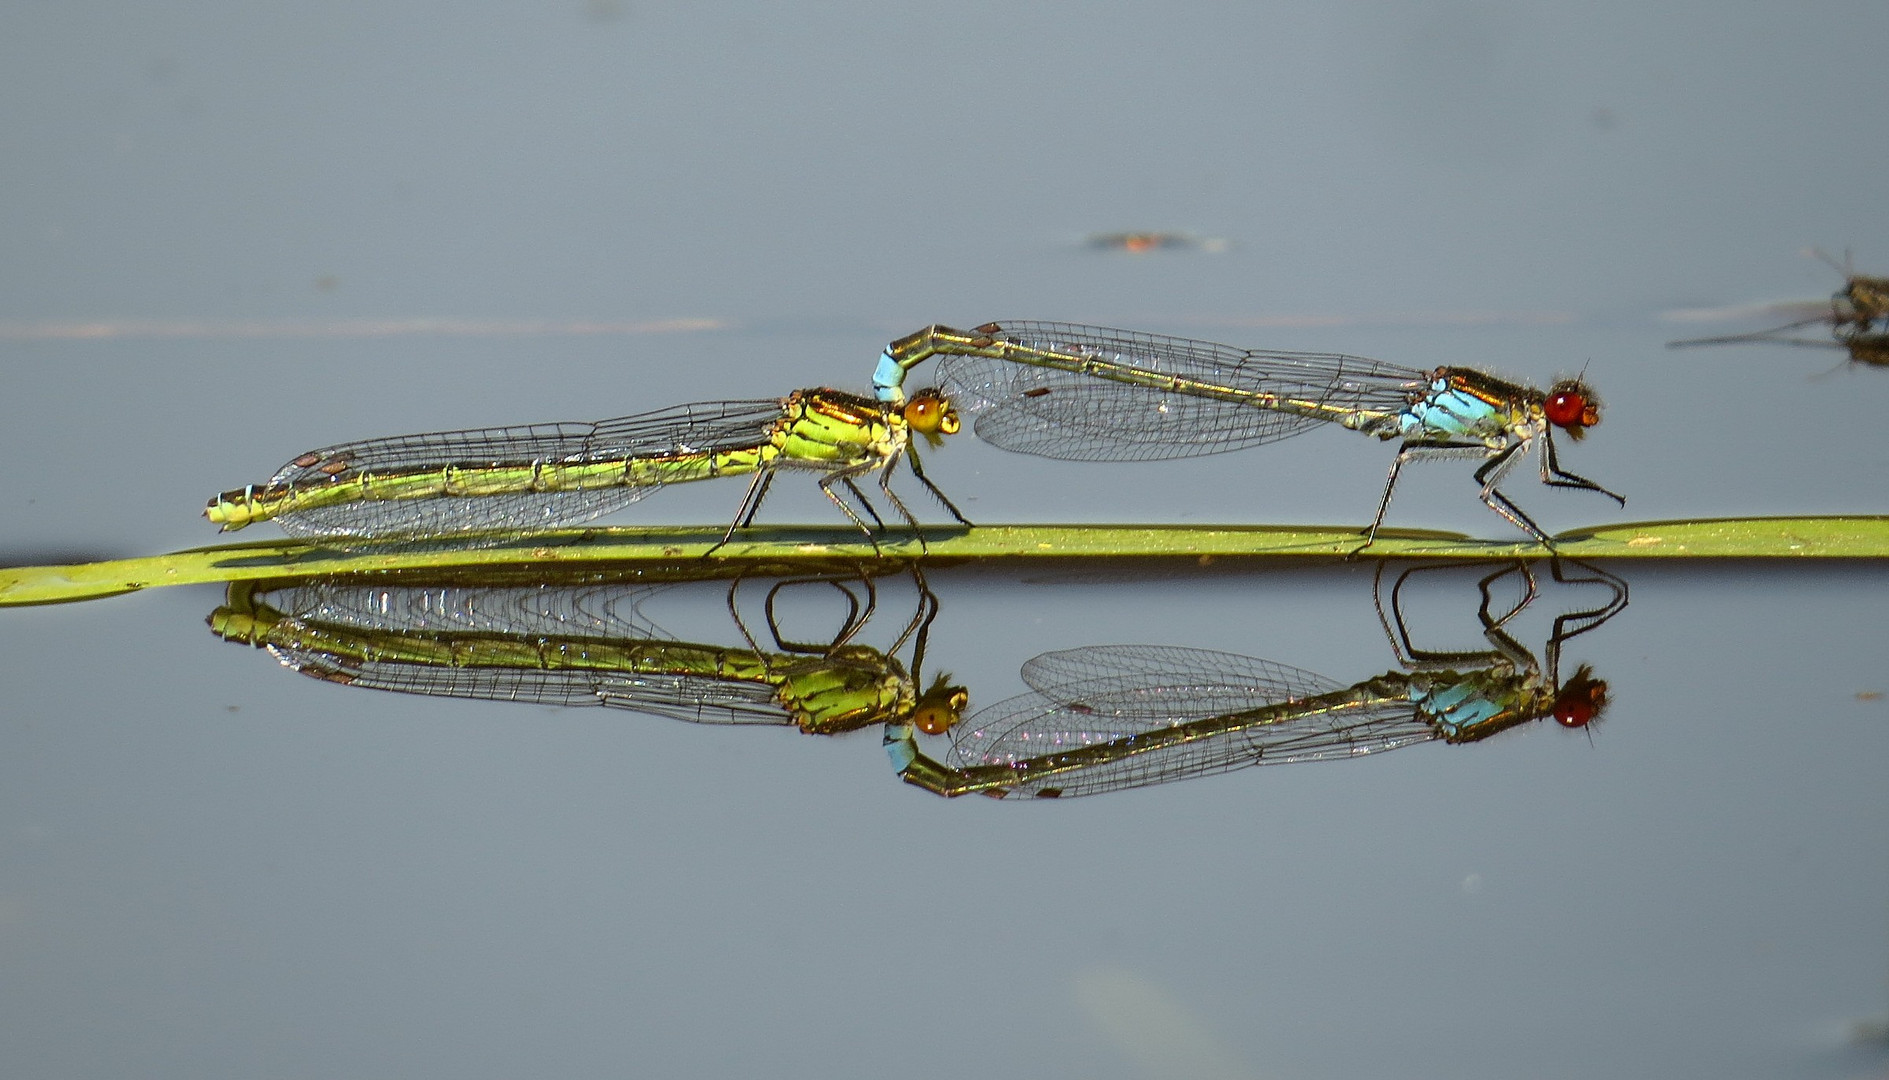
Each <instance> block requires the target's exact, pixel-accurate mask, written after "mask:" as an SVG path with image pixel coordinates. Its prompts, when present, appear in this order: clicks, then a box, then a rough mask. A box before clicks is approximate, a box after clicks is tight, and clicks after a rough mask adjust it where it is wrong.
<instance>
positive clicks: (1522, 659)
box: [885, 560, 1627, 799]
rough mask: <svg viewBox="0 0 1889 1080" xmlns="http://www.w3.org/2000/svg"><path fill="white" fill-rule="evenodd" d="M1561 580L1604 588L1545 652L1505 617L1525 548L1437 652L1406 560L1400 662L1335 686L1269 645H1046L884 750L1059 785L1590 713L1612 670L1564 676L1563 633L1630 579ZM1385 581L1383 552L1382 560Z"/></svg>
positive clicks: (1358, 749)
mask: <svg viewBox="0 0 1889 1080" xmlns="http://www.w3.org/2000/svg"><path fill="white" fill-rule="evenodd" d="M1576 565H1581V566H1582V567H1583V569H1585V570H1587V571H1588V572H1589V573H1590V574H1591V575H1592V576H1585V577H1583V576H1567V575H1566V574H1565V573H1564V567H1563V564H1562V562H1561V561H1560V560H1556V561H1555V562H1554V563H1553V564H1552V567H1553V573H1554V577H1555V580H1557V581H1562V582H1576V583H1582V584H1595V585H1600V586H1603V587H1604V588H1606V589H1608V590H1609V591H1610V593H1611V597H1610V599H1609V600H1608V601H1607V602H1606V603H1604V604H1602V605H1600V606H1598V607H1594V608H1590V609H1585V610H1578V611H1571V612H1566V613H1564V614H1561V615H1559V616H1557V617H1556V619H1555V620H1554V629H1553V633H1552V634H1551V636H1550V637H1549V639H1548V643H1547V647H1546V650H1545V653H1546V656H1545V660H1546V664H1545V666H1544V664H1543V663H1542V661H1541V660H1540V659H1538V658H1537V657H1536V656H1535V655H1534V654H1533V653H1531V652H1529V651H1528V650H1527V649H1526V648H1525V647H1524V646H1522V645H1521V644H1520V642H1518V641H1517V640H1516V639H1515V638H1514V637H1513V636H1511V635H1510V634H1509V633H1508V632H1507V630H1506V629H1505V627H1506V626H1507V625H1508V623H1509V622H1510V620H1512V619H1514V618H1515V617H1516V616H1517V615H1518V614H1520V613H1521V611H1522V610H1523V609H1525V608H1527V607H1528V606H1529V605H1530V604H1531V603H1532V602H1533V601H1534V599H1535V597H1536V595H1537V589H1536V581H1535V578H1534V576H1533V573H1532V571H1530V570H1529V569H1528V566H1527V564H1525V563H1513V564H1510V565H1508V566H1505V567H1503V568H1501V569H1499V570H1497V571H1495V572H1494V573H1492V574H1490V575H1488V576H1486V577H1484V578H1483V579H1482V581H1481V583H1480V588H1481V591H1482V606H1481V608H1480V610H1479V611H1478V615H1479V616H1480V617H1481V619H1482V622H1483V627H1484V636H1485V638H1486V640H1487V641H1488V642H1489V644H1490V646H1491V647H1490V648H1489V649H1487V650H1482V651H1476V652H1435V651H1426V650H1420V649H1417V648H1415V647H1414V646H1413V645H1412V644H1411V643H1410V640H1409V633H1408V630H1407V629H1406V624H1405V620H1404V617H1403V613H1402V611H1401V607H1400V605H1401V600H1400V594H1401V592H1402V589H1403V586H1404V584H1405V582H1406V581H1408V580H1409V579H1410V578H1411V576H1412V575H1413V574H1415V573H1418V572H1420V571H1425V570H1429V569H1438V568H1436V567H1416V568H1412V569H1410V570H1406V571H1404V572H1403V574H1401V575H1400V576H1399V577H1398V579H1397V583H1396V585H1395V586H1393V587H1392V589H1391V590H1390V598H1389V599H1390V602H1389V606H1388V609H1387V608H1386V605H1385V602H1384V597H1383V595H1382V591H1381V590H1380V594H1379V601H1378V610H1379V613H1380V615H1381V616H1382V617H1383V619H1384V624H1385V626H1386V628H1387V629H1388V630H1389V632H1390V634H1391V641H1392V646H1393V649H1394V650H1395V651H1396V653H1397V655H1398V659H1399V661H1400V662H1401V663H1403V665H1404V667H1405V669H1406V670H1400V671H1388V672H1385V673H1383V674H1381V675H1377V676H1374V677H1372V678H1369V679H1365V680H1363V681H1362V682H1357V683H1353V684H1351V685H1350V686H1345V685H1342V684H1340V683H1338V682H1336V681H1334V680H1331V679H1328V678H1325V677H1324V676H1322V675H1315V674H1313V673H1312V672H1309V671H1303V670H1300V669H1299V668H1294V667H1287V666H1286V665H1284V664H1277V663H1274V662H1272V661H1270V660H1260V659H1255V658H1253V657H1247V656H1237V655H1234V654H1231V653H1223V652H1213V651H1209V650H1204V649H1191V648H1178V647H1173V646H1161V645H1101V646H1091V647H1087V648H1081V649H1069V650H1064V651H1061V652H1052V653H1044V654H1043V655H1041V656H1038V657H1036V658H1034V659H1032V660H1030V661H1028V662H1027V663H1025V664H1024V665H1023V681H1024V683H1025V684H1026V685H1028V686H1029V687H1030V692H1029V693H1026V694H1023V695H1021V696H1019V697H1014V698H1010V699H1009V700H1007V701H1000V702H998V703H996V704H994V705H991V706H988V707H987V708H984V709H980V710H979V711H978V712H977V713H975V714H974V715H972V716H970V717H967V718H965V719H963V720H962V721H960V722H959V723H957V724H956V725H955V726H953V727H952V728H951V729H950V731H951V743H952V745H951V753H950V755H949V756H948V758H947V760H946V761H945V762H939V761H936V760H934V759H932V758H929V757H927V756H926V755H925V754H924V753H923V751H922V750H920V748H919V746H918V743H917V741H916V739H915V738H914V737H913V727H912V725H911V724H909V723H896V722H895V723H889V724H887V725H886V733H885V745H886V752H887V753H888V754H889V755H890V756H891V759H892V767H893V769H894V770H895V771H897V772H898V774H899V775H900V777H902V778H903V779H904V780H905V781H906V782H907V783H910V784H915V785H917V786H919V787H922V788H925V789H926V790H928V791H931V792H934V793H936V794H939V795H945V796H957V795H967V794H973V793H975V794H981V795H989V796H992V797H996V798H1005V799H1019V798H1029V799H1045V798H1068V797H1073V796H1078V795H1093V794H1098V793H1101V792H1105V791H1116V790H1120V789H1123V788H1137V787H1146V786H1149V785H1152V784H1163V783H1168V782H1170V781H1175V780H1185V779H1188V778H1190V777H1195V776H1203V775H1206V774H1209V773H1220V772H1229V771H1232V770H1234V769H1242V768H1245V767H1247V766H1249V765H1270V764H1278V763H1285V762H1300V761H1334V760H1343V759H1347V758H1354V757H1362V756H1365V755H1368V754H1376V753H1381V752H1384V751H1387V750H1394V749H1397V748H1398V747H1402V746H1410V745H1414V744H1417V743H1425V742H1445V743H1450V744H1463V743H1473V742H1480V741H1482V740H1484V739H1487V738H1489V737H1491V736H1493V735H1497V734H1499V733H1501V732H1504V731H1507V730H1509V729H1511V728H1516V727H1520V726H1523V725H1526V724H1529V723H1532V722H1534V721H1536V720H1542V719H1546V718H1549V717H1552V718H1553V719H1554V720H1555V722H1556V723H1557V724H1559V725H1560V726H1562V727H1566V728H1585V727H1586V726H1587V725H1588V724H1590V723H1592V722H1593V721H1594V720H1596V719H1597V718H1598V717H1599V716H1600V714H1601V713H1602V711H1603V710H1604V709H1605V708H1606V705H1607V684H1606V683H1605V682H1604V681H1602V680H1599V679H1596V678H1595V677H1594V674H1593V671H1592V669H1591V668H1589V667H1587V666H1585V665H1583V666H1581V667H1580V668H1579V669H1577V670H1576V671H1575V672H1574V674H1573V675H1572V676H1570V677H1569V678H1568V679H1567V680H1566V681H1563V680H1562V679H1561V676H1560V661H1561V647H1562V645H1563V644H1564V643H1565V642H1566V641H1567V640H1568V639H1570V638H1573V637H1575V636H1577V635H1580V634H1583V633H1586V632H1587V631H1589V630H1592V629H1594V628H1596V627H1598V626H1600V625H1601V624H1602V623H1604V622H1606V621H1607V620H1608V619H1610V618H1612V617H1613V616H1614V615H1616V614H1618V613H1619V612H1620V611H1621V609H1623V608H1625V607H1626V604H1627V586H1626V582H1624V581H1622V580H1620V579H1619V578H1617V577H1614V576H1613V575H1611V574H1608V573H1606V572H1605V571H1602V570H1599V569H1597V568H1595V567H1589V566H1586V565H1585V564H1576ZM1379 573H1380V580H1381V575H1382V567H1381V566H1380V568H1379ZM1510 574H1519V575H1520V576H1521V577H1522V579H1523V582H1524V586H1525V592H1524V596H1523V597H1522V599H1521V601H1520V602H1519V603H1517V604H1515V605H1514V606H1513V607H1511V608H1510V609H1509V610H1508V611H1506V612H1504V613H1503V614H1501V615H1495V614H1493V613H1492V612H1491V610H1490V608H1491V604H1492V602H1493V601H1492V599H1491V594H1490V585H1491V584H1492V583H1493V582H1494V581H1495V580H1497V579H1499V578H1502V577H1506V576H1508V575H1510Z"/></svg>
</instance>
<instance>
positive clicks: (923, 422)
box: [905, 386, 961, 446]
mask: <svg viewBox="0 0 1889 1080" xmlns="http://www.w3.org/2000/svg"><path fill="white" fill-rule="evenodd" d="M905 424H906V426H907V427H909V428H910V429H911V430H913V431H915V432H917V433H918V434H920V435H923V436H924V437H925V441H926V442H928V443H930V444H931V445H933V446H937V445H938V442H939V440H940V439H941V438H942V437H943V436H946V435H956V434H957V433H958V428H959V427H960V426H961V425H960V424H959V422H958V410H957V409H956V408H955V407H954V406H953V405H952V404H951V399H950V398H947V397H945V395H944V391H942V390H940V389H938V388H937V387H935V386H928V387H926V388H925V389H923V390H920V391H918V392H917V393H915V394H913V395H912V396H911V398H910V399H908V400H907V401H906V402H905Z"/></svg>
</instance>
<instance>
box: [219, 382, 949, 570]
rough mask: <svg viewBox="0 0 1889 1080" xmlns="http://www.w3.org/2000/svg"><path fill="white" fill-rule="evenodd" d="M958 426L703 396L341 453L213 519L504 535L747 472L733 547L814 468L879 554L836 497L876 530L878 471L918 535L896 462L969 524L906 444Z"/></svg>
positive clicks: (839, 405)
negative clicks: (589, 418) (776, 496)
mask: <svg viewBox="0 0 1889 1080" xmlns="http://www.w3.org/2000/svg"><path fill="white" fill-rule="evenodd" d="M957 430H958V418H957V413H956V411H955V410H954V409H953V408H952V406H951V403H950V402H949V401H948V400H946V399H945V398H944V397H943V396H942V395H940V394H938V393H937V392H935V391H923V392H920V393H919V394H916V395H914V396H913V397H912V398H911V400H909V401H901V402H900V403H899V404H898V405H897V406H887V405H884V404H882V403H880V402H878V401H874V400H872V399H869V398H864V397H860V396H858V395H854V394H848V393H845V392H842V391H838V390H826V389H818V390H797V391H795V392H793V393H791V394H789V395H787V397H785V398H781V399H777V400H758V401H711V402H699V403H696V404H692V405H681V406H677V407H675V408H670V409H662V410H658V411H656V412H649V413H641V414H638V415H635V416H625V417H620V418H618V419H615V420H602V421H598V422H596V423H554V424H531V425H525V426H519V427H500V428H481V429H476V430H469V431H448V432H439V433H434V434H426V435H404V436H397V437H394V438H384V439H369V440H366V441H363V442H354V443H344V444H341V445H338V446H330V447H327V448H325V449H321V450H313V451H310V452H308V453H306V454H303V455H301V456H300V457H297V458H295V459H294V460H293V461H290V462H289V463H288V464H286V465H284V466H283V467H282V468H281V469H280V470H279V471H278V472H277V473H276V474H275V476H274V477H272V478H271V479H270V480H269V482H268V483H266V484H260V485H251V486H249V487H243V488H237V489H235V490H232V491H226V492H224V493H222V494H221V495H218V496H217V497H216V498H214V499H212V500H210V504H209V505H208V506H207V507H206V508H205V509H204V516H206V517H208V518H209V519H210V520H211V521H213V522H215V523H217V524H218V525H220V526H222V527H223V529H224V530H225V531H230V530H234V529H240V528H243V527H245V526H247V525H250V524H253V523H255V522H258V521H267V520H273V521H275V522H276V523H277V524H279V525H280V526H281V527H282V529H283V530H284V531H286V532H288V533H290V534H291V535H295V536H319V537H341V538H365V539H396V540H407V539H424V538H432V537H462V536H467V535H471V534H486V535H494V536H499V537H505V536H516V535H528V534H531V533H535V532H541V531H543V530H546V529H553V528H559V527H563V526H569V525H578V524H582V523H584V522H587V521H590V520H592V519H594V518H598V517H601V516H603V515H604V514H607V513H610V512H612V511H614V510H617V509H620V508H621V507H624V506H627V505H629V504H630V503H633V502H635V501H637V500H638V499H641V498H643V497H644V496H646V495H648V494H650V493H651V492H653V491H655V490H656V489H658V488H660V487H663V486H665V485H667V484H675V483H683V482H688V481H695V480H706V479H711V478H714V477H720V476H749V477H751V482H750V483H749V486H748V492H747V496H746V498H745V499H744V500H743V502H742V505H741V509H740V511H739V512H738V513H737V514H736V515H735V518H734V522H733V524H731V525H730V526H729V530H728V534H727V536H726V537H724V539H723V542H724V543H725V542H726V541H727V539H728V538H729V537H732V536H733V535H734V532H735V530H736V529H739V528H742V527H744V526H746V525H748V524H750V523H752V521H753V519H754V515H755V512H756V511H757V510H759V509H760V505H761V500H762V499H763V498H764V497H765V496H766V494H767V489H768V486H769V485H770V484H771V483H772V482H773V479H774V476H775V474H776V473H778V472H780V471H781V470H784V469H792V470H798V471H808V472H813V473H816V474H818V476H819V485H820V490H821V491H822V492H824V493H825V494H826V496H827V498H828V499H830V500H832V502H833V504H834V505H835V506H837V507H839V508H840V511H841V512H842V513H844V514H845V515H846V517H847V519H848V520H850V521H851V522H852V523H853V524H855V525H857V526H859V528H860V531H862V532H864V533H865V534H866V536H867V539H869V540H873V544H874V547H875V548H876V547H877V546H878V545H877V540H876V539H874V534H873V530H872V528H870V527H868V526H867V524H866V521H865V520H864V519H863V518H862V517H861V516H860V515H859V513H858V512H856V511H855V510H854V509H853V507H852V506H850V505H848V503H847V501H846V499H845V498H844V497H842V494H841V492H840V491H838V490H836V488H844V489H845V490H846V492H847V493H850V494H851V495H852V496H853V498H854V499H855V500H856V501H857V502H858V504H859V505H860V507H862V508H863V509H864V510H865V512H866V514H867V515H868V516H870V517H871V518H872V520H873V522H874V523H875V524H876V525H878V526H879V528H880V529H881V530H883V528H884V522H883V521H882V520H881V519H880V517H879V515H878V513H877V511H875V510H874V509H873V507H872V503H871V502H870V501H869V500H868V499H867V498H866V496H865V493H864V492H862V491H861V490H860V489H859V487H858V485H857V484H856V483H855V481H856V480H858V479H860V478H863V477H866V476H870V475H873V474H877V476H878V482H879V489H880V491H881V492H883V494H884V496H885V498H886V501H887V503H888V504H890V505H891V506H892V508H893V509H894V510H895V511H897V512H898V514H899V516H900V517H901V518H902V519H904V521H905V522H906V523H907V524H908V525H910V526H911V527H912V528H913V529H914V530H916V529H917V528H918V519H917V518H915V517H914V516H913V515H912V512H911V511H910V510H909V509H908V508H907V507H906V506H905V504H904V502H903V501H901V500H900V499H899V497H898V495H897V494H895V493H894V492H893V491H892V487H891V476H892V470H893V468H894V467H895V466H896V465H897V464H898V462H899V459H900V458H901V457H903V458H905V459H906V460H907V461H908V462H909V463H910V465H911V469H912V474H913V475H914V476H916V477H918V479H919V481H920V482H921V483H922V484H924V486H925V488H926V490H928V491H930V492H931V493H932V495H934V496H935V497H936V498H937V499H938V500H939V502H940V503H942V504H943V505H944V506H945V507H946V508H947V509H948V510H950V512H951V514H952V515H953V516H954V517H956V518H957V519H958V520H959V521H964V516H963V515H962V514H960V513H958V510H957V508H956V507H955V506H953V505H952V503H951V501H950V500H949V499H948V498H946V497H945V495H944V493H943V492H942V491H939V490H938V488H937V486H936V485H934V484H933V483H932V482H931V480H930V479H928V478H927V477H926V476H925V473H924V468H923V466H922V465H921V464H920V462H919V456H918V446H917V443H916V441H915V440H914V439H913V438H912V436H913V435H914V434H916V435H918V436H920V437H922V438H924V439H925V440H927V441H929V442H931V443H932V444H933V445H936V444H937V442H938V440H939V439H940V438H942V437H943V436H945V435H950V434H953V433H954V432H956V431H957ZM967 524H968V522H967ZM921 542H922V539H921Z"/></svg>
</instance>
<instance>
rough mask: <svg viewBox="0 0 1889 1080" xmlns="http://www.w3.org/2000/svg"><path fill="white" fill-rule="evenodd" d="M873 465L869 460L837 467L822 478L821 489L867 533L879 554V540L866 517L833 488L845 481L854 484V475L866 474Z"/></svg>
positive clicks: (868, 541) (866, 535)
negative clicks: (863, 517) (858, 512)
mask: <svg viewBox="0 0 1889 1080" xmlns="http://www.w3.org/2000/svg"><path fill="white" fill-rule="evenodd" d="M873 467H874V464H873V463H872V462H869V461H868V462H862V463H860V464H857V465H848V466H846V467H845V468H843V469H837V470H835V471H833V472H830V473H828V474H826V475H825V476H822V477H821V478H820V491H821V493H822V494H824V495H825V496H826V497H827V498H828V499H831V500H832V501H833V505H834V506H837V507H839V508H840V513H842V514H845V515H846V518H847V520H849V521H851V522H852V523H853V524H854V525H857V526H859V531H860V532H861V533H862V534H864V535H865V537H866V542H867V543H868V544H871V545H872V553H873V554H874V555H878V554H881V551H880V549H879V540H878V538H877V537H875V536H874V535H873V534H872V529H871V528H870V527H869V526H868V525H867V524H866V522H865V520H864V519H862V518H861V517H860V516H859V515H858V514H856V513H854V512H853V508H852V507H850V506H848V505H846V500H845V499H842V498H840V496H839V493H838V492H836V491H834V490H833V485H834V484H837V483H845V484H847V485H848V486H852V483H851V482H852V480H853V478H854V477H856V476H862V475H864V474H865V473H867V472H868V471H870V470H871V469H872V468H873ZM854 490H858V489H857V488H855V489H854Z"/></svg>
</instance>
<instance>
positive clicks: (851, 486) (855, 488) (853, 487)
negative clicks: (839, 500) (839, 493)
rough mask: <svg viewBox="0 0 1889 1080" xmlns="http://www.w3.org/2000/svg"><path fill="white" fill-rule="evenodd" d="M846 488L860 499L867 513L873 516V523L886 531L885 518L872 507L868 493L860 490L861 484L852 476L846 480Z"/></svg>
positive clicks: (860, 503)
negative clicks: (854, 481)
mask: <svg viewBox="0 0 1889 1080" xmlns="http://www.w3.org/2000/svg"><path fill="white" fill-rule="evenodd" d="M846 490H848V491H850V492H852V493H853V498H855V499H858V500H859V505H860V506H862V507H864V508H865V510H866V513H867V514H868V515H869V516H871V518H872V523H873V525H875V526H877V527H878V529H879V531H880V532H882V533H883V532H885V519H884V518H881V517H880V516H879V511H877V510H874V509H873V508H872V500H871V499H868V498H866V493H865V492H863V491H861V490H859V485H858V484H855V483H853V481H852V480H851V478H848V479H847V481H846Z"/></svg>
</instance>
